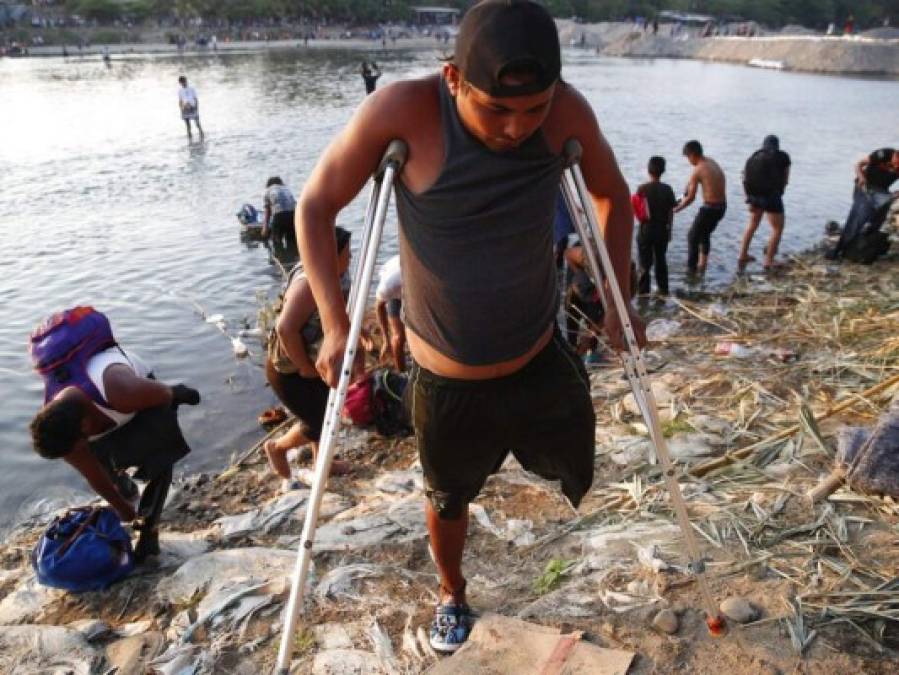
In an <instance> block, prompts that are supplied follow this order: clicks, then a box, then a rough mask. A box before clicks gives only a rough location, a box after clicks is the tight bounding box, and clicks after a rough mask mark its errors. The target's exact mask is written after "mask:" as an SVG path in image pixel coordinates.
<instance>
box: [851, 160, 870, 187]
mask: <svg viewBox="0 0 899 675" xmlns="http://www.w3.org/2000/svg"><path fill="white" fill-rule="evenodd" d="M869 161H870V160H869V158H868V157H862V158H861V159H860V160H859V161H858V162H856V164H855V180H856V181H858V184H859V185H861V186H862V187H864V185H865V183H867V182H868V181H867V179H866V178H865V169H867V168H868V163H869Z"/></svg>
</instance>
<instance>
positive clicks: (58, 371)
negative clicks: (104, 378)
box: [29, 307, 116, 406]
mask: <svg viewBox="0 0 899 675" xmlns="http://www.w3.org/2000/svg"><path fill="white" fill-rule="evenodd" d="M115 346H116V341H115V338H114V337H113V336H112V328H111V327H110V325H109V319H107V318H106V315H105V314H103V313H102V312H98V311H97V310H95V309H94V308H93V307H73V308H71V309H67V310H65V311H63V312H59V313H58V314H54V315H53V316H51V317H49V318H48V319H47V320H46V321H44V322H43V323H42V324H41V325H40V326H38V327H37V328H36V329H35V331H34V332H33V333H32V334H31V345H30V347H29V351H30V352H31V362H32V364H33V365H34V369H35V370H36V371H37V372H38V373H40V375H41V377H42V378H43V379H44V403H47V402H49V401H50V400H52V399H53V397H54V396H56V394H58V393H59V392H60V391H62V390H63V389H65V388H66V387H78V388H79V389H80V390H81V391H83V392H84V393H85V394H87V395H88V396H89V397H90V398H91V400H93V401H94V402H96V403H99V404H100V405H103V406H108V405H109V404H108V403H107V402H106V399H105V398H103V395H102V394H101V393H100V391H99V390H98V389H97V387H96V386H95V385H94V383H93V382H92V381H91V379H90V378H89V377H88V375H87V362H88V360H89V359H90V358H91V357H92V356H94V354H97V353H98V352H102V351H103V350H104V349H109V348H110V347H115Z"/></svg>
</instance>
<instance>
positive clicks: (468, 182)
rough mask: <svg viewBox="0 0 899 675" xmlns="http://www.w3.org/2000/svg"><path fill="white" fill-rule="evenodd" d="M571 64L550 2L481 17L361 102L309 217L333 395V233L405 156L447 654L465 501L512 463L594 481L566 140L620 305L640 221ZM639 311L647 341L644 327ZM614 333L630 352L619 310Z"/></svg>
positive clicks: (487, 6)
mask: <svg viewBox="0 0 899 675" xmlns="http://www.w3.org/2000/svg"><path fill="white" fill-rule="evenodd" d="M560 66H561V58H560V50H559V38H558V32H557V30H556V26H555V23H554V22H553V19H552V17H551V16H550V15H549V14H548V12H547V11H546V10H545V9H544V8H543V7H542V6H541V5H539V4H537V3H536V2H529V1H526V0H484V1H483V2H480V3H478V4H476V5H474V6H473V7H472V8H471V9H469V10H468V12H467V13H466V14H465V17H464V18H463V20H462V22H461V26H460V29H459V33H458V35H457V38H456V43H455V53H454V55H453V57H452V59H451V60H450V61H449V62H447V63H446V64H444V65H443V68H442V71H441V72H440V73H439V74H435V75H431V76H427V77H422V78H419V79H412V80H406V81H399V82H393V83H391V84H389V85H387V86H386V87H382V88H381V89H379V90H378V91H376V92H374V93H373V94H371V95H370V96H368V97H366V99H365V101H364V102H363V103H362V105H361V106H360V107H359V109H358V110H357V111H356V113H355V115H354V116H353V118H352V119H351V120H350V122H349V123H348V124H347V126H346V127H345V128H344V129H343V131H341V132H340V133H339V134H338V136H337V137H336V138H335V139H334V140H333V141H332V142H331V144H330V145H329V146H328V148H327V149H326V150H325V152H324V154H323V155H322V157H321V158H320V159H319V161H318V164H317V165H316V167H315V169H314V170H313V172H312V174H311V175H310V177H309V180H308V182H307V183H306V186H305V189H304V191H303V194H302V196H301V198H300V202H299V205H298V209H297V242H298V244H299V249H300V253H301V255H302V259H303V261H304V264H305V265H306V271H307V274H308V277H309V285H310V286H311V289H312V294H313V295H314V297H315V301H316V304H317V305H318V307H319V310H320V311H321V317H322V325H323V327H324V333H325V337H324V340H323V342H322V345H321V349H320V350H319V353H318V359H317V361H316V366H317V368H318V371H319V373H320V374H321V376H322V378H323V379H324V381H325V383H326V384H328V385H330V386H336V384H337V380H338V375H339V372H340V368H341V366H342V361H343V353H344V348H345V347H346V341H347V337H348V332H349V318H348V317H347V313H346V304H345V301H344V297H343V293H342V292H341V287H340V281H339V280H340V274H339V268H338V264H337V255H336V252H335V249H334V241H333V238H331V237H329V236H327V233H328V232H329V231H330V230H331V228H333V226H334V222H335V219H336V217H337V214H338V213H339V212H340V210H341V209H343V208H344V207H345V206H346V205H347V204H349V203H350V201H351V200H352V199H353V198H354V197H355V196H356V195H357V194H358V193H359V192H360V190H361V189H362V188H363V187H364V185H365V183H366V182H367V180H368V178H369V176H371V174H372V172H373V171H374V170H375V169H376V168H377V167H378V165H379V163H380V161H381V158H382V156H383V153H384V151H385V149H386V148H387V146H388V144H389V143H390V141H392V140H394V139H402V140H403V141H405V142H406V144H407V146H408V149H409V154H408V158H409V159H408V162H407V163H406V165H405V166H404V167H403V171H402V173H401V175H400V177H399V179H398V182H397V185H396V198H397V212H398V215H399V223H400V259H401V261H402V269H403V312H404V319H405V323H406V336H407V339H408V341H409V349H410V352H411V354H412V358H413V361H414V363H413V366H412V370H411V376H410V384H409V388H408V389H407V397H408V400H409V403H410V407H411V419H412V420H413V426H414V430H415V437H416V443H417V446H418V452H419V456H420V459H421V464H422V468H423V470H424V477H425V484H426V487H425V489H426V494H427V497H428V499H427V501H426V504H425V518H426V522H427V526H428V531H429V533H430V543H431V550H432V551H433V556H434V560H435V562H436V565H437V571H438V573H439V578H440V595H439V597H440V600H439V604H438V606H437V608H436V610H435V614H434V619H433V622H432V624H431V630H430V636H431V638H430V639H431V645H432V646H433V647H434V648H435V649H437V650H440V651H448V652H450V651H454V650H456V649H458V648H459V646H460V645H461V644H462V643H463V642H464V641H465V640H466V639H467V637H468V634H469V630H470V628H471V610H470V608H469V606H468V604H467V596H466V579H465V577H464V576H463V574H462V556H463V551H464V548H465V540H466V535H467V530H468V504H469V502H471V501H472V500H473V499H475V498H476V497H477V495H478V494H479V493H480V491H481V488H482V487H483V486H484V482H485V481H486V480H487V477H488V476H489V475H490V474H491V473H494V472H495V471H497V470H498V469H499V467H500V466H501V465H502V463H503V460H504V458H505V457H506V455H507V454H508V452H509V451H510V449H511V451H512V452H513V453H514V454H515V456H516V457H517V458H518V460H519V462H521V464H522V465H523V466H524V467H525V468H526V469H528V470H530V471H533V472H536V473H538V474H540V475H541V476H544V477H546V478H548V479H551V480H559V481H561V488H562V492H563V493H564V494H565V495H566V496H567V498H568V499H569V500H570V501H571V503H572V504H574V505H577V504H579V503H580V501H581V499H582V497H583V496H584V495H585V494H586V492H587V490H588V489H589V488H590V485H591V482H592V480H593V461H594V459H593V458H594V450H595V448H594V435H595V432H594V424H595V415H594V411H593V403H592V401H591V398H590V384H589V380H588V379H587V375H586V372H585V370H584V366H583V364H582V363H581V362H580V359H578V358H577V355H576V354H575V353H574V352H573V351H572V350H571V348H570V347H569V346H568V345H567V344H566V343H565V341H564V340H563V339H562V338H561V336H560V335H559V332H558V329H557V328H556V315H557V313H558V310H559V289H558V284H557V283H556V267H555V264H554V259H553V228H552V224H553V215H554V211H555V204H556V198H557V195H558V192H559V184H560V179H561V176H562V171H563V168H564V165H565V160H564V157H563V145H564V144H565V142H566V141H567V140H568V139H570V138H572V137H573V138H576V139H578V140H579V141H580V143H581V145H582V147H583V158H582V160H581V168H582V170H583V173H584V177H585V182H586V185H587V189H588V191H589V199H590V201H591V202H592V204H591V205H590V206H592V207H594V208H596V211H597V213H598V215H599V219H600V222H601V225H602V235H603V236H604V238H605V241H606V244H607V245H608V248H609V251H610V255H611V258H612V263H613V266H614V272H615V276H616V278H617V280H618V283H619V284H620V285H621V287H622V291H623V292H624V294H625V297H629V291H630V278H629V274H628V270H629V266H630V248H631V236H632V228H633V222H632V220H633V214H632V212H631V206H630V195H629V191H628V187H627V185H626V184H625V182H624V179H623V178H622V176H621V172H620V170H619V168H618V165H617V162H616V161H615V157H614V155H613V153H612V150H611V148H610V147H609V145H608V143H607V142H606V140H605V138H604V137H603V135H602V133H601V132H600V129H599V125H598V124H597V121H596V119H595V117H594V115H593V111H592V109H591V108H590V105H589V104H588V103H587V102H586V101H585V100H584V98H583V97H582V96H581V95H580V94H579V93H578V92H577V91H576V90H575V89H574V88H573V87H572V86H570V85H569V84H567V83H565V82H563V81H562V80H560V78H559V75H560V70H561V67H560ZM629 314H630V315H631V321H632V322H633V324H634V326H635V327H636V332H637V335H638V339H640V340H641V341H643V338H644V336H643V330H642V323H641V322H640V321H639V318H638V317H637V316H636V314H635V313H634V311H633V310H630V311H629ZM604 327H605V330H606V332H607V333H608V334H609V339H610V341H611V342H612V344H613V345H614V346H616V347H619V348H620V346H621V345H622V338H621V330H622V329H621V320H620V317H619V316H618V314H617V313H616V312H614V311H613V312H608V313H606V315H605V319H604Z"/></svg>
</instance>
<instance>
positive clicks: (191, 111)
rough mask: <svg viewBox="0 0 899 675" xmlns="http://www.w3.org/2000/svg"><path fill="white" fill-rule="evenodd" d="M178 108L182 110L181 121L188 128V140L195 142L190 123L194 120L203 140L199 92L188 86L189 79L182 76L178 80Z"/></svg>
mask: <svg viewBox="0 0 899 675" xmlns="http://www.w3.org/2000/svg"><path fill="white" fill-rule="evenodd" d="M178 84H179V85H181V86H180V88H179V89H178V107H179V108H181V119H183V120H184V124H185V126H186V127H187V140H188V141H190V140H193V137H192V136H191V133H190V121H191V120H193V122H194V124H196V125H197V131H199V132H200V140H201V141H202V140H203V127H201V126H200V99H199V98H198V97H197V90H196V89H194V88H193V87H191V86H190V85H189V84H187V78H186V77H184V75H182V76H181V77H179V78H178Z"/></svg>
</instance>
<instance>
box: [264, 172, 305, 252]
mask: <svg viewBox="0 0 899 675" xmlns="http://www.w3.org/2000/svg"><path fill="white" fill-rule="evenodd" d="M262 208H263V216H262V237H263V239H268V238H269V237H271V238H272V239H273V240H274V242H275V243H276V244H278V245H280V246H284V247H286V246H287V245H288V244H290V245H291V246H294V247H295V246H296V244H297V239H296V231H295V230H294V223H293V219H294V212H295V210H296V208H297V200H296V198H295V197H294V196H293V193H292V192H291V191H290V190H289V189H288V188H287V187H286V186H285V185H284V181H282V180H281V178H280V176H272V177H271V178H269V179H268V180H267V181H266V182H265V194H263V195H262Z"/></svg>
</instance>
